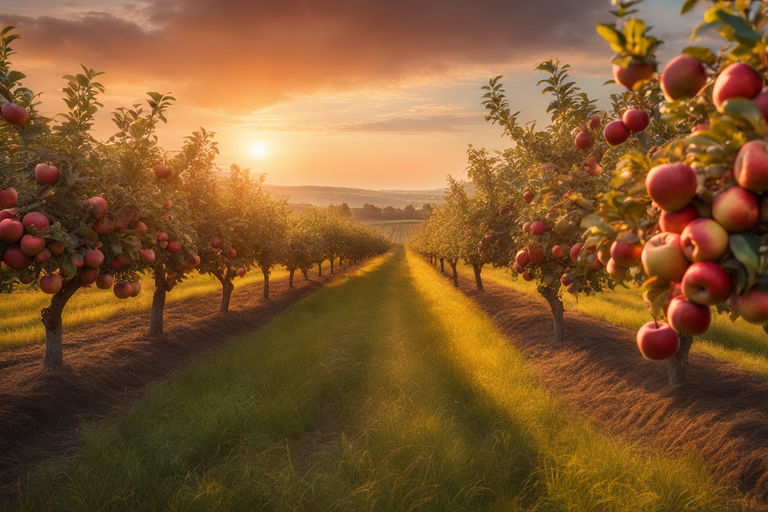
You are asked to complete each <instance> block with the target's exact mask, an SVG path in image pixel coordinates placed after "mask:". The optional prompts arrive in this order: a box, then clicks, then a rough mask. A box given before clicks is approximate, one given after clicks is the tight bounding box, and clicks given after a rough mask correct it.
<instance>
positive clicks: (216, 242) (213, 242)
mask: <svg viewBox="0 0 768 512" xmlns="http://www.w3.org/2000/svg"><path fill="white" fill-rule="evenodd" d="M220 246H221V238H219V237H217V236H215V237H213V238H211V247H213V248H214V249H218V248H219V247H220Z"/></svg>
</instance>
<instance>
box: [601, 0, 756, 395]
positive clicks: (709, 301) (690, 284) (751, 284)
mask: <svg viewBox="0 0 768 512" xmlns="http://www.w3.org/2000/svg"><path fill="white" fill-rule="evenodd" d="M636 3H637V2H625V3H624V4H622V8H629V7H631V6H632V5H635V4H636ZM697 3H698V2H697V1H695V0H689V1H687V2H685V4H684V6H683V8H682V12H681V14H685V13H687V12H688V11H690V10H691V9H692V8H693V7H694V6H695V5H696V4H697ZM704 20H705V21H704V22H703V23H702V24H701V25H699V26H698V27H697V28H696V29H695V30H694V33H693V36H694V37H696V36H698V35H699V34H701V33H703V32H716V33H718V34H719V35H720V36H721V37H722V38H723V39H724V45H723V48H722V49H721V50H720V51H719V52H718V54H717V55H715V54H713V53H712V52H711V51H710V50H709V49H707V48H704V47H696V46H692V47H688V48H685V49H684V50H683V52H682V53H681V55H679V56H677V57H675V58H674V59H672V60H671V61H670V62H668V63H667V64H666V65H665V66H664V69H663V71H662V73H661V75H660V77H659V78H658V81H657V82H654V83H657V84H658V87H659V88H660V90H661V92H662V93H663V95H664V98H665V100H666V101H665V102H664V103H663V106H662V108H661V113H662V116H663V119H664V122H665V123H666V124H667V126H668V127H669V131H670V132H671V133H672V136H671V138H670V140H669V141H668V142H666V143H664V144H662V145H660V146H659V147H651V148H648V149H647V150H645V151H642V152H641V151H635V152H630V153H627V154H626V155H624V157H623V158H622V159H621V161H620V162H619V164H618V166H617V169H616V173H615V177H614V185H615V187H614V190H613V191H611V192H609V193H608V194H606V196H605V197H604V198H603V201H602V203H601V208H600V211H599V214H600V216H601V217H602V219H603V222H602V223H600V222H595V223H593V225H592V226H591V229H590V233H591V234H592V235H593V236H597V237H600V236H603V237H611V236H615V234H616V233H632V234H634V235H635V236H637V238H638V239H639V240H640V241H642V242H644V246H643V250H642V257H641V264H642V273H643V274H644V276H645V277H647V280H646V281H645V283H644V285H643V290H644V296H645V299H646V303H647V304H648V305H649V307H650V310H651V312H652V315H653V317H654V321H652V322H649V323H647V324H646V325H644V326H643V327H642V328H641V329H640V331H639V332H638V337H637V342H638V347H639V349H640V351H641V353H642V354H643V355H644V356H645V357H646V358H649V359H668V361H669V362H668V368H669V381H670V384H672V385H675V384H679V383H680V382H682V381H684V380H685V378H686V375H685V363H686V361H687V356H688V352H689V350H690V344H691V342H692V336H695V335H699V334H703V333H704V332H705V331H706V330H707V329H708V327H709V323H710V319H711V309H710V308H711V307H712V306H714V307H715V308H716V310H717V311H722V312H725V311H728V310H730V312H731V318H732V319H735V318H737V317H738V316H741V317H742V318H744V319H745V320H746V321H748V322H752V323H757V324H763V325H764V324H766V323H767V322H768V243H766V242H768V236H767V234H766V230H767V229H768V214H767V212H768V200H766V198H765V197H764V196H765V192H766V191H768V142H766V137H768V124H767V123H766V119H767V118H768V91H766V90H764V89H763V86H764V75H765V72H766V70H767V69H768V65H767V64H768V62H766V53H765V47H766V33H765V26H766V22H768V5H766V4H765V3H764V2H751V1H747V0H737V1H719V2H715V3H714V5H713V6H711V7H710V8H709V9H708V10H707V11H706V12H705V15H704ZM630 23H635V24H636V23H637V22H636V21H632V20H628V21H627V22H626V23H625V26H626V25H628V24H630ZM598 31H600V28H598ZM602 33H603V32H601V34H602ZM603 35H605V34H603ZM607 39H608V38H607ZM609 42H611V41H610V39H609ZM612 46H613V44H612ZM622 198H624V199H622ZM624 201H628V202H632V203H637V204H638V205H639V207H638V208H635V209H627V208H622V205H623V204H624ZM641 212H642V213H641ZM638 267H639V266H638ZM661 317H666V320H667V322H661V321H658V318H661Z"/></svg>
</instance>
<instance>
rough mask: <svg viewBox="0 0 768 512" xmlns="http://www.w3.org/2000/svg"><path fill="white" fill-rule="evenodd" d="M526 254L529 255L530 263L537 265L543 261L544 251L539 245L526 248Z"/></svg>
mask: <svg viewBox="0 0 768 512" xmlns="http://www.w3.org/2000/svg"><path fill="white" fill-rule="evenodd" d="M528 255H529V256H530V257H531V263H533V264H534V265H538V264H539V263H541V262H542V261H544V251H543V250H542V249H541V247H533V248H529V249H528Z"/></svg>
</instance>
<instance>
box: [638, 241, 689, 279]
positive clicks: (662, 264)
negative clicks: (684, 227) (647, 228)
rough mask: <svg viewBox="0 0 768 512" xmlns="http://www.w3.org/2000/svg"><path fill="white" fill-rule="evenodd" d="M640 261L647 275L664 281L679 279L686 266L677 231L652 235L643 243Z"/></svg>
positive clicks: (686, 261)
mask: <svg viewBox="0 0 768 512" xmlns="http://www.w3.org/2000/svg"><path fill="white" fill-rule="evenodd" d="M640 261H642V263H643V269H644V270H645V273H646V274H647V275H648V277H651V276H658V278H659V279H662V280H664V281H672V282H678V281H680V280H681V279H682V278H683V275H684V274H685V270H686V269H687V268H688V260H687V259H686V257H685V255H684V254H683V251H682V249H681V248H680V235H678V234H677V233H666V232H664V233H659V234H657V235H654V236H653V237H652V238H651V239H650V240H648V241H647V242H646V243H645V246H644V247H643V252H642V254H641V256H640Z"/></svg>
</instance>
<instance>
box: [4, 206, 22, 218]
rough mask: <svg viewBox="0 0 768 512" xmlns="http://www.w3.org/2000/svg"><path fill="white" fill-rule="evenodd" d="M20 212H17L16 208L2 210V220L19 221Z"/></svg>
mask: <svg viewBox="0 0 768 512" xmlns="http://www.w3.org/2000/svg"><path fill="white" fill-rule="evenodd" d="M18 217H19V212H17V211H16V210H15V209H14V208H6V209H5V210H0V220H5V219H14V220H15V219H18Z"/></svg>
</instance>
